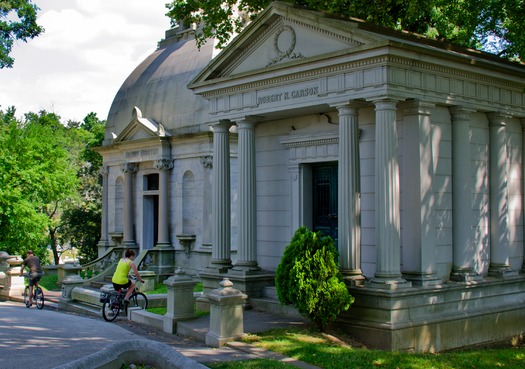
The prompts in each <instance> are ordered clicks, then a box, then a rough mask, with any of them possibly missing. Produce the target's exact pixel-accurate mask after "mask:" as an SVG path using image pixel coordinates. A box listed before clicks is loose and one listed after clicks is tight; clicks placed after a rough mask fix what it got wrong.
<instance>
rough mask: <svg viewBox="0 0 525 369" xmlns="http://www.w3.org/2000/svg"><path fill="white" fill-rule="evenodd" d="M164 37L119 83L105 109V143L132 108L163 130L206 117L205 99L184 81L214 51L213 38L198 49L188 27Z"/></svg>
mask: <svg viewBox="0 0 525 369" xmlns="http://www.w3.org/2000/svg"><path fill="white" fill-rule="evenodd" d="M166 36H167V38H166V40H164V41H162V42H161V43H160V47H159V48H158V49H157V50H156V51H155V52H153V53H152V54H151V55H149V56H148V57H147V58H146V59H145V60H144V61H143V62H142V63H141V64H140V65H139V66H138V67H137V68H135V70H134V71H133V72H132V73H131V74H130V76H129V77H128V78H127V79H126V81H125V82H124V83H123V84H122V86H121V87H120V89H119V91H118V92H117V95H116V96H115V99H114V100H113V103H112V104H111V108H110V110H109V114H108V118H107V124H106V140H105V143H107V144H110V142H111V141H112V139H113V138H115V137H117V136H118V135H119V134H120V133H121V132H122V131H123V130H124V129H125V128H126V127H127V125H128V124H130V122H131V121H132V119H133V118H132V113H133V111H134V109H135V107H137V108H139V109H140V111H141V112H142V116H143V117H144V118H147V119H150V120H153V121H155V122H157V123H160V124H162V125H163V126H164V127H165V128H166V129H167V130H175V129H178V128H182V127H188V126H194V125H200V124H202V123H204V122H205V121H206V119H207V116H208V115H207V101H206V100H204V99H203V98H202V97H201V96H198V95H195V94H194V93H193V91H192V90H190V89H188V88H187V85H188V83H189V82H190V81H191V80H192V79H193V78H194V77H195V76H196V75H197V73H199V72H200V71H201V69H202V68H204V67H205V66H206V65H207V64H208V63H209V62H210V60H211V59H212V58H213V57H214V56H215V54H217V53H218V50H217V49H215V47H214V46H215V45H214V42H213V40H208V42H206V44H204V45H203V46H202V47H201V48H200V50H199V49H198V48H197V46H196V43H195V39H194V37H193V31H192V30H182V31H180V30H179V29H178V28H176V29H172V30H170V31H167V32H166Z"/></svg>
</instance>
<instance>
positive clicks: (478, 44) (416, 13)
mask: <svg viewBox="0 0 525 369" xmlns="http://www.w3.org/2000/svg"><path fill="white" fill-rule="evenodd" d="M270 2H271V1H270V0H241V1H236V0H211V1H210V0H192V1H187V0H175V1H172V2H170V3H168V4H166V7H167V8H168V13H167V15H168V17H170V18H171V20H172V24H177V23H178V22H184V23H185V24H190V23H196V24H201V23H202V24H203V28H201V29H200V30H199V31H198V33H197V35H196V40H197V44H198V45H199V46H200V45H202V44H203V43H204V42H205V41H206V39H207V38H209V37H215V38H217V40H218V46H219V47H224V46H225V45H226V43H227V42H228V40H229V39H230V38H231V37H232V36H233V35H234V34H236V33H238V32H240V31H241V30H242V28H243V27H244V26H245V23H246V22H245V20H247V19H254V18H255V17H256V16H257V14H258V13H259V12H260V11H261V10H263V9H264V8H265V7H266V6H267V5H268V4H269V3H270ZM287 2H293V3H295V5H296V6H299V7H309V8H312V9H317V10H322V11H327V12H330V13H334V14H339V15H341V16H344V17H356V18H360V19H362V20H365V21H367V22H369V23H372V24H377V25H380V26H384V27H389V28H393V29H397V30H405V31H409V32H415V33H419V34H422V35H425V36H427V37H429V38H433V39H437V40H441V41H445V42H449V43H454V44H457V45H460V46H464V47H469V48H474V49H477V50H483V51H487V52H491V53H493V54H497V55H498V56H500V57H502V58H506V59H511V60H524V57H525V22H523V19H525V2H524V1H522V0H457V1H449V0H328V1H326V0H296V1H293V0H289V1H287ZM236 9H239V10H240V11H241V13H242V14H243V17H239V16H237V15H236V14H237V13H236Z"/></svg>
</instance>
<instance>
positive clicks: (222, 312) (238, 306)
mask: <svg viewBox="0 0 525 369" xmlns="http://www.w3.org/2000/svg"><path fill="white" fill-rule="evenodd" d="M220 286H221V287H220V288H217V289H215V290H213V291H211V292H210V293H208V294H207V297H208V299H209V300H210V330H209V331H208V333H207V334H206V345H208V346H211V347H221V346H223V345H224V344H225V343H226V342H228V341H232V340H234V339H237V338H239V337H242V336H244V334H245V333H244V322H243V317H244V313H243V308H242V306H243V304H244V300H246V298H247V297H248V296H246V295H245V294H243V293H242V292H241V291H239V290H236V289H234V288H233V287H232V286H233V283H232V282H230V280H229V279H228V278H224V279H223V281H222V282H221V283H220Z"/></svg>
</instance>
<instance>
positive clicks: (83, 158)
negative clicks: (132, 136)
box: [62, 113, 105, 263]
mask: <svg viewBox="0 0 525 369" xmlns="http://www.w3.org/2000/svg"><path fill="white" fill-rule="evenodd" d="M70 126H72V127H77V128H78V129H76V130H74V132H75V133H76V141H77V143H78V144H79V145H80V149H79V153H78V160H79V169H78V173H77V176H78V179H79V186H78V188H77V191H78V194H79V197H78V198H77V199H76V202H75V203H72V204H70V205H69V206H68V207H67V208H66V209H65V211H64V214H63V215H62V240H63V243H67V242H68V243H69V244H70V246H71V247H76V248H77V249H78V251H79V260H80V262H81V263H87V262H90V261H92V260H94V259H96V258H97V256H98V246H97V243H98V240H99V233H100V227H101V217H102V182H101V175H100V168H101V166H102V157H101V156H100V154H99V153H97V152H96V151H95V150H94V148H95V147H97V146H100V145H101V143H102V141H103V139H104V132H105V122H104V121H101V120H99V119H98V117H97V115H96V114H95V113H90V114H88V115H87V116H86V117H85V118H84V121H83V122H82V123H80V124H76V123H75V122H70Z"/></svg>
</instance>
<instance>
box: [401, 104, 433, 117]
mask: <svg viewBox="0 0 525 369" xmlns="http://www.w3.org/2000/svg"><path fill="white" fill-rule="evenodd" d="M435 106H436V104H434V103H430V102H426V101H421V100H410V101H405V102H404V103H403V106H402V112H403V115H431V113H432V109H433V108H434V107H435Z"/></svg>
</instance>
